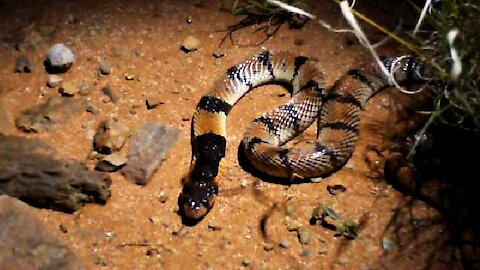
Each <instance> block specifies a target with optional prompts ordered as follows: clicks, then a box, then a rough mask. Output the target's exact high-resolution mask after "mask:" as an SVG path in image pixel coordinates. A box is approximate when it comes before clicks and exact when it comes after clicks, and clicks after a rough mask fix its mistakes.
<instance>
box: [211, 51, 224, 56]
mask: <svg viewBox="0 0 480 270" xmlns="http://www.w3.org/2000/svg"><path fill="white" fill-rule="evenodd" d="M212 55H213V57H215V58H222V57H224V56H225V54H224V53H221V52H219V51H216V52H214V53H213V54H212Z"/></svg>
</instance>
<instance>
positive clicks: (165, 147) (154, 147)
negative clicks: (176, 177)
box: [121, 123, 180, 185]
mask: <svg viewBox="0 0 480 270" xmlns="http://www.w3.org/2000/svg"><path fill="white" fill-rule="evenodd" d="M179 133H180V132H179V130H177V129H173V128H170V127H166V126H164V125H161V124H158V123H146V124H143V125H141V126H140V127H137V128H135V133H134V134H133V135H132V137H131V138H130V146H129V150H128V162H127V165H125V167H123V168H122V170H121V173H122V174H123V176H124V177H125V178H126V179H127V180H129V181H131V182H134V183H136V184H140V185H145V184H147V183H148V182H149V181H150V179H151V177H152V175H153V174H154V173H155V172H156V171H157V169H158V168H159V167H160V165H161V164H162V162H163V160H164V159H165V158H166V156H167V153H168V151H169V150H170V148H171V147H172V146H173V145H174V144H175V142H176V141H177V140H178V135H179Z"/></svg>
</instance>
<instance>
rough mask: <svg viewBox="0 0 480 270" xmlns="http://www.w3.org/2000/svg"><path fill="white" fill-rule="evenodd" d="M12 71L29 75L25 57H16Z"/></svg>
mask: <svg viewBox="0 0 480 270" xmlns="http://www.w3.org/2000/svg"><path fill="white" fill-rule="evenodd" d="M13 71H14V72H15V73H30V71H31V68H30V65H29V63H28V58H27V56H26V55H22V56H19V57H17V59H16V60H15V68H14V70H13Z"/></svg>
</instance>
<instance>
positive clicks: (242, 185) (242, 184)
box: [240, 178, 248, 188]
mask: <svg viewBox="0 0 480 270" xmlns="http://www.w3.org/2000/svg"><path fill="white" fill-rule="evenodd" d="M247 186H248V181H247V179H245V178H242V179H240V187H242V188H244V187H247Z"/></svg>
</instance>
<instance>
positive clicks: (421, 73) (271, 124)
mask: <svg viewBox="0 0 480 270" xmlns="http://www.w3.org/2000/svg"><path fill="white" fill-rule="evenodd" d="M317 62H318V61H315V60H314V59H312V58H309V57H306V56H302V55H296V54H293V53H291V52H288V51H279V52H273V51H263V52H261V53H259V54H258V55H256V56H254V57H252V58H248V59H246V60H244V61H243V62H241V63H239V64H237V65H234V66H232V67H231V68H229V69H227V71H226V74H224V75H223V76H222V77H220V78H219V79H218V80H217V81H216V82H215V84H214V85H213V87H212V88H211V89H210V90H208V91H207V92H206V93H205V94H204V95H203V96H202V97H201V98H200V100H199V102H198V103H197V105H196V108H195V111H194V113H193V116H192V120H191V146H192V158H191V162H190V169H189V172H188V175H187V177H185V179H184V181H183V187H182V190H181V193H180V195H179V203H180V211H183V214H184V216H186V217H187V218H188V219H192V220H200V219H202V218H203V217H205V216H206V214H207V213H208V212H209V211H210V210H211V209H212V207H213V205H214V202H215V198H216V197H217V196H218V190H219V184H220V180H221V177H222V176H221V175H222V170H223V169H222V168H224V167H225V166H226V164H225V153H226V142H227V124H226V123H227V116H228V114H229V112H230V110H231V109H232V107H233V106H234V105H235V104H236V103H237V101H238V100H240V99H241V98H242V97H243V96H244V95H245V94H246V93H247V92H249V91H250V90H251V89H253V88H259V87H258V86H261V85H264V84H268V83H274V82H277V83H283V84H285V83H286V84H287V85H290V86H291V87H290V89H291V92H292V93H291V99H290V100H288V102H286V103H285V104H283V105H280V106H279V107H276V108H274V109H273V110H271V111H269V112H266V113H264V114H262V115H260V116H258V117H256V118H255V119H254V120H253V121H252V123H251V125H250V126H249V127H247V129H246V131H245V133H244V136H243V140H242V143H241V144H242V145H243V146H242V147H240V148H239V151H240V150H241V149H243V151H244V153H245V156H246V158H247V160H248V162H249V163H250V164H251V165H252V166H253V167H254V168H255V169H256V170H258V171H259V172H261V173H264V174H266V175H268V176H272V177H279V178H285V179H286V181H290V182H293V181H295V180H296V179H312V178H316V177H323V176H325V175H328V174H331V173H332V172H334V171H336V170H338V169H340V168H341V167H343V165H344V164H345V163H346V162H347V161H348V159H349V158H350V157H351V155H352V153H353V151H354V148H355V143H356V141H357V139H358V137H359V123H360V118H361V112H362V111H364V110H365V106H366V104H367V101H368V100H369V99H370V98H371V97H372V96H374V95H375V94H376V93H378V92H380V91H381V90H382V89H385V88H387V87H388V86H392V85H398V84H397V83H404V82H414V81H419V80H421V81H424V80H425V78H426V77H428V76H427V75H428V74H429V71H428V68H427V67H426V65H425V64H424V63H423V62H422V61H420V60H419V59H418V58H416V57H414V56H409V55H406V56H402V57H380V58H379V60H378V61H374V62H372V63H369V64H367V65H364V66H362V67H360V68H352V69H350V70H348V71H347V72H346V73H345V74H343V75H342V76H341V77H340V78H339V79H338V80H336V81H335V83H334V84H333V85H332V86H331V87H329V88H325V87H324V86H323V82H322V80H323V73H322V71H321V69H320V67H319V66H318V63H317ZM385 71H389V72H390V75H391V76H390V77H389V76H386V75H385V74H386V73H385ZM392 78H393V79H394V80H392ZM260 88H261V87H260ZM314 121H317V139H316V141H315V143H312V144H311V145H309V146H307V147H287V146H286V145H285V144H286V143H287V142H288V141H290V140H291V139H293V138H295V137H296V136H298V135H299V134H301V133H302V132H303V131H304V130H305V129H307V128H308V127H309V126H310V125H311V124H312V123H313V122H314Z"/></svg>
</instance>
